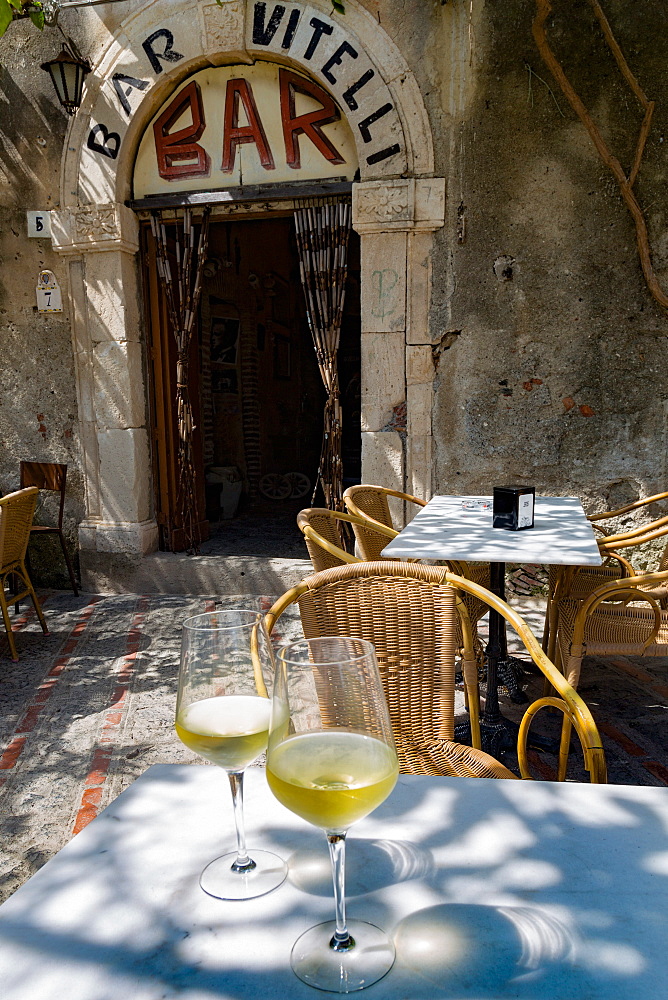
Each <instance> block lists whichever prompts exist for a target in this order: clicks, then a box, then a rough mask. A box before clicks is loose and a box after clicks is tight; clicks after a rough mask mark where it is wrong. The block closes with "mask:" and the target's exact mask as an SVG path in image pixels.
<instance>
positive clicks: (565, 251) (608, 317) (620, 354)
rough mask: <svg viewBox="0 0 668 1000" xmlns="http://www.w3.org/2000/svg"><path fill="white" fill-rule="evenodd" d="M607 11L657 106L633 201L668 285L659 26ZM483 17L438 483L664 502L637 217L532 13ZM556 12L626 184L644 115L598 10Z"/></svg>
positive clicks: (443, 283) (452, 289) (644, 12)
mask: <svg viewBox="0 0 668 1000" xmlns="http://www.w3.org/2000/svg"><path fill="white" fill-rule="evenodd" d="M448 6H451V5H448ZM462 6H464V5H462ZM466 6H468V4H467V5H466ZM603 6H604V8H605V10H606V13H607V15H608V17H609V20H610V22H611V24H612V26H613V30H614V32H615V34H616V36H617V39H618V41H619V43H620V44H621V47H622V49H623V51H624V52H625V54H626V56H627V59H628V62H629V64H630V66H631V67H632V69H633V71H634V73H635V74H636V76H637V78H638V80H639V81H640V83H641V86H642V87H643V88H644V91H645V93H646V94H647V95H648V96H649V97H650V98H653V99H656V101H657V107H656V111H655V116H654V121H653V125H652V129H651V133H650V137H649V141H648V143H647V148H646V152H645V156H644V159H643V165H642V169H641V173H640V177H639V181H638V183H637V192H638V195H639V198H640V201H641V204H643V205H644V206H646V208H647V215H648V221H649V226H650V235H651V240H652V245H653V250H654V260H655V266H656V267H657V270H658V272H659V274H661V273H663V275H664V279H665V281H664V284H665V287H666V288H668V270H667V265H668V258H667V257H666V253H667V251H668V232H667V230H666V193H665V177H666V143H665V142H664V138H665V139H666V141H667V142H668V101H667V100H666V96H665V95H666V91H667V87H666V84H667V77H668V70H667V69H666V67H667V66H668V40H667V39H666V36H665V31H663V30H662V23H663V12H662V10H661V7H660V5H656V4H653V3H651V2H650V0H644V2H642V3H641V4H634V5H632V6H629V5H626V4H623V3H621V2H607V3H604V4H603ZM474 8H475V14H474V23H473V24H472V29H471V36H470V44H471V48H470V72H471V73H472V75H473V77H474V80H473V82H472V84H471V86H470V87H469V89H468V93H467V94H465V99H464V101H463V102H462V104H461V105H460V106H459V107H453V108H452V109H451V111H452V116H451V129H452V133H451V144H450V149H451V153H452V155H451V160H450V164H449V170H448V174H447V176H448V181H449V183H448V194H449V202H448V210H449V220H450V224H449V225H446V227H445V229H444V230H442V231H441V233H440V234H437V241H438V243H439V246H438V250H437V251H436V260H435V264H434V273H435V274H438V275H439V276H440V277H439V278H437V279H436V280H435V285H434V293H433V311H432V317H431V319H432V333H433V334H434V339H435V340H437V339H438V338H439V337H443V338H444V339H443V344H442V349H441V348H440V347H438V348H437V350H436V352H435V354H436V359H437V382H436V388H435V396H434V435H435V440H436V442H437V448H436V462H435V485H436V486H437V487H438V488H439V489H440V490H442V491H443V492H455V491H459V490H460V489H461V490H462V491H464V492H465V491H468V490H472V491H477V490H483V491H487V490H489V487H490V486H491V485H492V484H493V483H499V482H501V481H502V480H505V481H522V482H524V481H526V482H529V483H535V484H536V488H537V489H538V490H539V491H541V492H545V493H549V492H555V493H572V494H575V495H579V496H581V497H582V498H583V499H585V500H586V501H587V503H589V504H592V505H595V506H597V507H599V508H601V509H603V508H605V507H607V506H609V505H613V506H614V505H619V504H621V503H623V502H626V501H627V500H628V499H630V498H634V497H636V496H638V495H639V494H643V495H651V494H652V493H654V492H657V491H658V490H660V489H665V488H666V487H665V483H666V445H667V441H666V416H667V412H668V411H667V403H666V399H667V396H668V386H667V384H666V362H667V361H668V340H667V339H666V336H667V335H668V322H667V321H666V316H665V314H664V313H663V311H662V310H661V309H660V308H659V307H658V306H657V305H656V303H655V302H654V300H653V299H652V298H651V296H650V294H649V292H648V290H647V288H646V285H645V283H644V280H643V277H642V273H641V268H640V264H639V259H638V255H637V251H636V246H635V230H634V227H633V224H632V221H631V217H630V215H629V213H628V211H627V209H626V208H625V206H624V205H623V203H622V199H621V196H620V194H619V189H618V187H617V185H616V183H615V182H614V181H613V179H612V177H611V175H610V173H609V172H608V170H607V168H606V167H605V166H604V165H603V163H602V161H601V160H600V158H599V156H598V154H597V153H596V151H595V149H594V147H593V145H592V143H591V141H590V139H589V137H588V135H587V134H586V132H585V129H584V127H583V126H582V124H581V123H580V121H579V120H578V119H577V118H576V116H575V114H574V113H573V111H572V110H571V108H570V106H569V105H568V104H567V102H566V100H565V99H564V97H563V95H562V94H561V91H560V90H559V89H558V87H557V85H556V84H555V82H554V80H553V79H552V76H551V75H550V73H549V71H548V70H547V68H546V67H545V65H544V64H543V62H542V60H541V58H540V56H539V54H538V51H537V48H536V45H535V43H534V41H533V38H532V34H531V22H532V18H533V16H534V12H535V5H534V4H533V3H529V2H526V0H508V2H506V3H503V4H496V3H486V4H482V3H480V2H479V0H476V2H475V3H474ZM553 8H554V15H553V17H552V19H551V21H550V22H548V24H549V27H548V32H549V38H550V41H551V44H552V46H553V49H554V50H555V52H556V53H557V55H558V56H559V57H560V59H561V61H562V63H563V65H564V68H565V69H566V71H567V73H568V75H569V77H570V79H571V81H572V82H573V84H574V86H575V88H576V89H577V91H578V92H579V93H580V95H581V96H582V98H583V100H584V102H585V104H586V106H587V107H588V108H589V109H590V110H591V111H592V113H593V114H594V116H595V119H596V121H597V122H598V123H599V126H600V127H601V129H602V132H603V134H604V136H605V138H606V141H607V142H608V143H609V144H610V146H611V148H612V150H613V152H614V153H615V155H616V156H617V157H618V158H619V160H620V161H621V163H622V164H623V165H624V166H625V168H626V169H628V167H629V164H630V163H631V162H632V159H633V154H634V147H635V142H636V139H637V135H638V130H639V127H640V123H641V121H642V112H641V109H640V106H639V104H638V102H637V101H636V99H635V98H634V97H633V95H632V94H631V92H630V90H629V88H628V86H627V85H626V84H625V83H624V81H623V80H622V78H621V76H620V74H619V72H618V70H617V68H616V66H615V64H614V62H613V59H612V56H611V55H610V52H609V50H608V48H607V46H606V45H605V43H604V40H603V37H602V34H601V31H600V28H599V26H598V22H596V21H595V18H594V16H593V14H592V11H591V8H590V7H589V5H588V4H587V3H579V2H576V0H568V2H566V0H564V2H554V4H553ZM418 68H419V67H418ZM539 77H541V78H542V80H541V79H539ZM444 96H445V95H444ZM436 146H437V147H438V140H437V141H436Z"/></svg>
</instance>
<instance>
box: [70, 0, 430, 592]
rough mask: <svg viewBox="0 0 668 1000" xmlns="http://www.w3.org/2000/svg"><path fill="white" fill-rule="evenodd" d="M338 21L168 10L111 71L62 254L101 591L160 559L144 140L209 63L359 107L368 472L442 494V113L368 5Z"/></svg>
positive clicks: (104, 68)
mask: <svg viewBox="0 0 668 1000" xmlns="http://www.w3.org/2000/svg"><path fill="white" fill-rule="evenodd" d="M281 11H282V13H281ZM330 15H331V4H330V2H329V0H310V2H309V3H308V4H306V3H297V2H291V0H282V2H281V3H280V4H277V3H275V2H274V0H225V2H223V3H222V5H219V4H218V3H216V2H215V0H211V2H207V0H199V2H198V0H170V4H169V5H168V6H166V5H165V4H164V2H163V0H153V2H151V3H149V4H147V5H146V6H145V7H144V8H143V9H142V10H141V11H139V12H137V13H135V14H132V15H130V16H129V17H128V18H127V19H125V20H124V21H123V22H122V23H121V24H120V26H119V28H118V30H117V31H116V32H115V34H114V35H113V36H112V37H111V38H110V39H109V41H108V42H107V43H106V45H105V46H104V47H103V48H102V49H101V51H100V52H99V54H98V55H97V58H94V60H93V61H94V67H93V72H92V73H91V74H90V76H89V78H88V80H89V83H88V86H87V91H86V96H85V100H84V102H83V105H82V107H81V109H80V110H79V112H78V113H77V115H76V117H75V118H74V119H73V120H72V122H71V124H70V127H69V130H68V134H67V139H66V143H65V148H64V151H63V159H62V170H61V208H60V210H59V211H57V212H53V213H52V239H53V243H54V246H55V248H56V249H57V250H58V251H59V252H60V253H62V254H63V255H65V256H66V257H67V258H68V266H69V286H70V298H71V306H72V310H71V312H72V326H73V343H74V351H75V362H76V377H77V395H78V402H79V414H80V434H81V442H82V451H83V457H84V471H85V481H86V498H87V517H86V520H85V521H84V522H83V523H82V524H81V526H80V529H79V537H80V547H81V561H82V570H83V572H84V577H86V575H87V573H88V581H89V583H90V584H92V585H98V586H99V585H101V584H103V583H104V582H105V579H106V578H107V577H108V575H109V573H110V572H112V571H111V570H107V569H106V568H105V566H107V565H108V566H111V565H112V564H113V565H114V566H116V567H118V566H119V565H120V563H121V562H122V560H123V559H127V560H130V562H133V561H136V560H137V559H139V558H141V556H142V555H143V554H146V553H147V552H150V551H152V550H154V549H155V548H156V547H157V526H156V524H155V522H154V521H153V519H152V514H151V487H150V482H149V479H150V476H149V473H148V470H149V468H150V461H149V441H148V430H147V426H146V394H145V386H144V378H143V358H142V351H143V343H142V341H143V333H142V326H143V324H142V319H141V308H140V298H141V292H140V282H139V276H138V268H137V260H136V256H137V252H138V249H139V239H138V220H137V217H136V215H135V213H134V212H133V211H132V210H131V209H130V208H128V207H127V205H126V201H127V200H128V199H129V198H130V195H131V183H132V172H133V168H134V161H135V156H136V151H137V148H138V145H139V141H140V138H141V135H142V134H143V132H144V129H145V128H146V126H147V125H148V123H149V122H150V120H151V118H152V116H153V115H154V114H155V112H156V111H157V109H158V108H159V107H160V106H161V105H162V103H163V102H164V101H165V100H166V98H167V97H168V96H169V94H170V93H171V92H172V91H173V90H174V89H175V88H176V87H177V86H178V85H179V84H180V83H181V82H182V81H183V80H184V79H185V78H186V77H188V76H190V75H191V74H192V73H194V72H195V71H197V70H198V69H201V68H203V67H206V66H209V65H224V64H233V63H244V62H246V63H251V62H254V61H255V60H256V59H259V58H263V59H269V60H271V61H275V62H281V63H283V64H285V65H289V66H293V67H294V68H296V69H298V70H300V71H301V72H306V73H307V74H308V75H310V76H312V77H313V78H315V79H316V80H317V81H318V82H319V83H320V84H321V85H322V86H324V87H325V88H326V89H327V90H329V92H330V93H332V94H333V96H334V97H335V99H336V100H337V101H338V103H339V104H340V106H341V108H342V111H343V112H344V113H345V115H346V118H347V120H348V122H349V124H350V127H351V129H352V130H353V134H354V135H355V139H356V145H357V148H358V156H359V160H360V182H359V183H355V184H354V185H353V225H354V227H355V228H356V229H357V231H358V232H359V233H360V236H361V240H362V291H361V296H362V400H363V401H362V427H363V442H362V462H363V475H364V477H365V478H366V479H367V480H379V481H382V482H385V483H387V484H388V485H393V486H395V488H399V489H405V488H408V489H409V490H410V492H413V493H416V494H418V495H425V494H427V493H428V492H429V491H430V487H431V479H430V477H431V473H430V468H431V395H432V380H433V366H432V364H431V344H430V340H429V334H428V325H429V324H428V308H429V292H430V251H431V245H432V234H433V231H434V230H436V229H438V228H440V227H441V226H442V225H443V220H444V200H445V182H444V180H443V178H435V177H434V176H433V170H434V162H433V143H432V137H431V130H430V126H429V121H428V117H427V113H426V110H425V107H424V102H423V100H422V96H421V94H420V91H419V88H418V85H417V82H416V80H415V77H414V75H413V73H412V72H411V71H410V68H409V67H408V65H407V64H406V61H405V60H404V58H403V56H402V55H401V53H400V51H399V49H398V48H397V46H396V45H395V44H394V42H393V41H392V40H391V39H390V38H389V36H388V35H387V34H386V32H385V31H384V30H383V29H382V27H381V26H380V25H379V24H378V23H377V21H376V20H375V19H374V18H373V17H372V16H371V15H370V14H369V12H368V11H366V10H365V9H364V8H363V7H362V6H361V5H359V4H357V3H356V2H355V0H348V2H347V4H346V16H345V19H343V18H338V19H337V18H335V17H334V18H333V17H331V16H330ZM344 22H345V23H344ZM274 29H275V30H274ZM316 56H317V57H318V58H315V57H316ZM379 372H384V373H385V374H384V375H383V378H382V381H381V379H380V377H379V374H378V373H379ZM388 372H389V373H390V374H389V377H388V376H387V373H388ZM404 432H405V433H404ZM95 567H98V568H97V569H96V568H95Z"/></svg>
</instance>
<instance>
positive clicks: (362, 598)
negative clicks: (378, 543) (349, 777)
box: [267, 562, 606, 782]
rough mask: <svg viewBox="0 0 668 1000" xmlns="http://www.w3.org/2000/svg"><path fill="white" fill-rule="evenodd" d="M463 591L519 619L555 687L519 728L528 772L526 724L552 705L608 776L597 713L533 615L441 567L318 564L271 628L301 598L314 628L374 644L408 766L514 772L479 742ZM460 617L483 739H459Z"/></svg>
mask: <svg viewBox="0 0 668 1000" xmlns="http://www.w3.org/2000/svg"><path fill="white" fill-rule="evenodd" d="M462 593H467V594H470V595H473V596H475V597H476V599H477V600H479V601H482V602H483V603H485V604H487V605H489V606H491V607H494V608H496V609H497V610H498V611H499V612H500V613H501V614H502V615H503V616H504V617H505V618H506V620H507V621H509V622H510V623H511V625H513V627H514V628H515V630H516V631H517V632H518V634H519V635H520V636H521V638H522V640H523V642H524V644H525V646H526V648H527V650H528V652H529V653H530V655H531V657H532V659H533V660H534V662H535V663H536V664H537V666H538V667H539V668H540V670H541V671H542V672H543V673H544V674H545V676H546V677H547V678H548V679H549V681H550V684H551V685H553V687H554V688H555V689H556V691H557V695H556V696H551V697H546V698H542V699H539V700H538V701H536V702H534V703H533V704H532V705H531V706H530V707H529V709H528V710H527V712H526V713H525V716H524V719H523V721H522V724H521V726H520V730H519V735H518V758H519V764H520V771H521V774H522V777H524V778H528V777H530V773H529V766H528V759H527V735H528V730H529V726H530V725H531V721H532V719H533V718H534V716H535V715H536V713H537V712H538V711H540V709H541V708H543V707H545V706H548V705H549V706H552V707H554V708H557V709H559V710H561V711H562V712H563V713H565V715H566V717H567V719H568V720H569V722H570V723H572V725H573V726H574V728H575V730H576V732H577V734H578V736H579V737H580V741H581V744H582V747H583V750H584V755H585V764H586V767H587V769H588V771H589V773H590V778H591V781H593V782H602V781H605V780H606V770H605V757H604V754H603V750H602V748H601V742H600V738H599V736H598V732H597V730H596V726H595V724H594V721H593V719H592V717H591V713H590V712H589V709H588V708H587V706H586V705H585V704H584V702H583V701H582V699H581V698H580V697H579V696H578V695H577V693H576V692H575V691H573V689H572V688H571V686H570V685H569V684H568V682H567V681H566V679H565V678H564V677H563V676H562V675H561V674H560V673H559V672H558V671H557V669H556V668H555V667H554V665H553V664H552V663H550V662H549V660H548V659H547V657H546V656H545V654H544V653H543V652H542V650H541V648H540V646H539V644H538V642H537V641H536V639H535V637H534V635H533V633H532V632H531V630H530V629H529V627H528V625H527V624H526V623H525V622H524V620H523V619H522V618H521V617H520V615H518V614H517V612H515V611H513V609H512V608H510V607H509V606H508V605H507V604H506V603H505V601H502V600H500V598H498V597H495V596H494V595H493V594H491V593H490V592H489V591H486V590H485V589H484V588H483V587H480V586H478V585H477V584H475V583H472V582H471V581H470V580H466V579H464V578H462V577H458V576H455V575H454V574H451V573H449V572H448V571H447V570H444V569H443V568H442V567H436V566H424V565H421V564H418V563H412V564H406V563H392V562H364V563H360V564H358V565H348V566H339V567H335V568H333V569H328V570H325V571H324V572H321V573H315V574H314V575H312V576H310V577H307V578H306V579H305V580H303V581H302V582H301V583H300V584H299V585H298V586H296V587H293V589H292V590H290V591H288V593H287V594H284V595H283V597H281V598H280V599H279V600H278V601H277V602H276V603H275V604H274V606H273V607H272V609H271V610H270V611H269V612H268V614H267V625H268V628H269V630H270V631H271V629H272V628H273V626H274V623H275V622H276V620H277V619H278V617H279V616H280V615H281V613H282V612H283V611H284V610H285V609H286V608H287V607H288V606H289V605H291V604H293V603H294V602H297V603H298V604H299V610H300V614H301V619H302V627H303V630H304V635H305V636H306V637H307V638H312V637H315V636H322V635H342V636H348V635H350V636H355V637H361V638H364V639H368V640H370V641H371V642H372V643H373V644H374V646H375V648H376V653H377V656H378V660H379V665H380V669H381V677H382V679H383V685H384V689H385V695H386V698H387V702H388V706H389V709H390V718H391V720H392V726H393V730H394V735H395V739H396V742H397V749H398V753H399V761H400V769H401V770H402V771H403V772H404V773H411V774H447V775H459V776H463V777H491V778H513V777H515V775H513V773H512V772H511V771H509V770H508V769H507V768H506V767H504V765H503V764H501V763H500V762H499V761H497V760H495V759H494V758H493V757H491V756H490V755H489V754H486V753H484V752H483V751H482V750H480V749H479V746H480V742H479V726H478V718H477V704H478V698H477V669H476V660H475V654H474V650H473V648H472V644H473V636H472V630H471V627H470V621H469V619H468V615H467V614H466V611H465V607H464V603H463V601H462V600H461V596H460V595H461V594H462ZM458 626H459V628H461V629H462V631H463V634H464V645H465V654H464V680H465V684H466V686H467V691H468V700H469V705H470V706H471V709H472V711H471V731H472V734H473V742H474V744H477V747H468V746H463V745H461V744H458V743H455V742H454V683H455V654H456V648H457V643H458V632H459V628H458Z"/></svg>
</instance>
